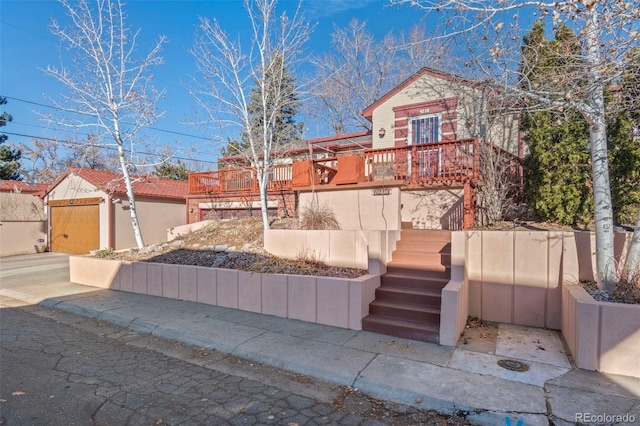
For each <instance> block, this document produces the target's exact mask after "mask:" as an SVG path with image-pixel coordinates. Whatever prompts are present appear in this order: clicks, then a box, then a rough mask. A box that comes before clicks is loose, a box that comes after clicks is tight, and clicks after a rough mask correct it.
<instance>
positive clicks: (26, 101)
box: [0, 95, 211, 141]
mask: <svg viewBox="0 0 640 426" xmlns="http://www.w3.org/2000/svg"><path fill="white" fill-rule="evenodd" d="M0 96H2V97H4V98H7V99H11V100H13V101H18V102H24V103H27V104H31V105H37V106H41V107H43V108H51V109H55V110H56V111H63V112H69V111H64V110H63V109H61V108H59V107H57V106H55V105H46V104H43V103H40V102H35V101H30V100H28V99H21V98H15V97H13V96H4V95H0ZM123 123H124V124H130V125H131V124H132V123H127V122H123ZM145 129H151V130H156V131H158V132H163V133H170V134H174V135H179V136H186V137H189V138H194V139H202V140H205V141H210V140H211V138H207V137H204V136H198V135H192V134H190V133H183V132H176V131H174V130H168V129H161V128H159V127H152V126H148V127H145Z"/></svg>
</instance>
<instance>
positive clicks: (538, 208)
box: [521, 22, 640, 224]
mask: <svg viewBox="0 0 640 426" xmlns="http://www.w3.org/2000/svg"><path fill="white" fill-rule="evenodd" d="M579 51H580V45H579V43H578V41H577V39H576V37H575V34H573V32H572V31H571V29H569V28H568V27H566V26H562V25H561V26H559V27H558V28H557V29H556V30H555V38H554V40H552V41H549V40H547V39H546V37H545V35H544V25H543V24H541V23H539V22H538V23H536V24H535V25H534V27H533V29H532V30H531V32H530V33H529V34H527V36H526V37H525V38H524V46H523V65H522V66H523V71H525V72H526V73H527V74H528V77H529V78H530V79H531V80H532V81H534V82H535V79H542V78H544V79H552V78H555V77H554V76H555V75H556V74H558V73H571V72H572V67H573V64H572V61H574V59H573V58H575V57H576V53H578V52H579ZM634 77H635V78H634ZM636 80H637V75H636V73H629V75H627V76H625V77H624V78H623V79H622V81H621V84H620V86H619V87H617V88H616V90H615V91H609V93H608V94H607V98H606V102H607V104H608V105H609V106H610V108H608V109H609V111H610V112H609V113H608V114H607V134H608V135H609V136H608V137H609V160H610V162H609V164H610V176H611V198H612V203H613V207H614V212H615V220H616V222H618V223H633V222H634V221H635V217H636V214H637V211H638V208H639V207H640V140H638V136H637V135H634V131H636V132H637V130H638V128H639V123H640V113H639V112H638V111H636V110H633V109H629V108H626V107H625V108H618V104H619V103H620V101H623V100H624V98H627V97H630V96H631V97H633V96H637V94H638V93H640V84H639V82H638V81H636ZM559 96H562V91H559ZM627 104H629V103H628V102H627ZM631 104H632V103H631ZM521 126H522V130H524V131H525V142H526V143H527V144H528V146H529V154H528V155H527V157H526V158H525V161H524V165H525V191H526V192H527V195H528V197H529V201H530V205H531V207H532V209H533V211H534V213H535V215H536V216H537V217H538V218H539V219H542V220H547V221H552V222H559V223H565V224H576V223H578V222H581V223H588V222H590V221H591V220H592V218H593V212H594V205H593V203H594V201H593V188H592V186H593V185H592V175H591V165H590V156H589V152H588V151H587V150H586V149H585V147H586V146H587V143H588V141H589V125H588V124H587V122H586V120H585V119H584V118H583V117H582V116H581V115H579V114H577V113H566V112H564V111H561V110H556V111H542V112H534V113H528V114H524V116H523V119H522V125H521Z"/></svg>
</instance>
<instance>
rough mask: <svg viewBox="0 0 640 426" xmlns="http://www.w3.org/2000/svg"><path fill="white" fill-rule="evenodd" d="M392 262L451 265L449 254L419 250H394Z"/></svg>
mask: <svg viewBox="0 0 640 426" xmlns="http://www.w3.org/2000/svg"><path fill="white" fill-rule="evenodd" d="M391 258H392V259H393V261H394V262H400V263H417V264H434V265H445V266H449V265H451V254H440V253H427V252H420V251H398V250H396V251H394V252H393V253H392V257H391Z"/></svg>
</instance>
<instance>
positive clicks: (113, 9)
mask: <svg viewBox="0 0 640 426" xmlns="http://www.w3.org/2000/svg"><path fill="white" fill-rule="evenodd" d="M59 1H60V3H61V4H62V6H63V7H64V8H65V10H66V13H67V15H68V17H69V19H70V21H71V25H70V27H68V28H66V27H63V26H62V25H61V24H60V23H58V22H57V21H55V20H53V21H52V24H51V32H52V34H54V35H55V36H57V37H58V38H59V39H60V41H61V42H62V44H63V45H66V46H67V47H68V49H69V51H70V52H71V57H61V63H62V65H60V66H59V67H56V66H51V65H50V66H48V67H47V68H45V69H44V70H43V71H44V72H45V73H46V74H47V75H49V76H51V77H53V78H55V79H56V80H58V81H59V82H60V83H62V84H63V86H64V87H65V88H66V89H67V90H68V92H69V93H68V94H67V95H64V96H63V100H64V101H56V100H53V102H54V103H55V106H56V108H57V109H59V110H61V111H64V112H65V113H68V116H67V118H58V117H52V116H50V117H48V118H49V119H50V120H52V121H54V122H56V123H59V124H63V125H66V126H70V127H72V128H74V129H79V128H91V129H93V130H94V131H95V134H96V135H97V136H98V137H99V138H100V139H101V140H103V139H102V138H105V139H106V138H109V139H110V140H112V141H113V145H115V147H116V148H117V153H118V161H119V165H120V171H121V172H122V175H123V180H124V183H125V186H126V192H127V198H128V199H129V204H130V207H131V209H130V212H131V224H132V227H133V232H134V235H135V238H136V243H137V245H138V247H144V240H143V238H142V232H141V231H140V225H139V223H138V216H137V210H136V205H135V196H134V194H133V186H132V182H131V177H130V171H129V167H130V161H129V159H128V158H127V150H128V151H129V152H130V153H133V151H134V144H135V142H136V136H137V135H138V133H139V132H140V130H141V129H143V128H145V127H148V126H149V125H151V124H152V123H154V122H155V121H156V119H157V118H158V116H159V114H158V113H157V110H156V104H157V101H158V100H159V98H160V97H161V96H162V95H163V93H162V92H160V93H159V92H157V91H156V90H155V89H154V88H153V86H152V77H153V76H152V74H151V72H150V69H151V68H152V67H154V66H156V65H160V64H162V63H163V60H162V57H161V56H160V55H159V53H160V49H161V47H162V45H163V44H164V42H165V37H164V36H160V37H159V39H158V40H157V41H156V42H155V43H154V44H153V46H152V48H151V50H150V51H149V52H148V53H146V54H140V52H139V50H138V43H137V41H138V40H137V39H138V35H139V33H140V31H139V30H136V31H134V30H132V29H131V28H130V27H129V26H128V25H127V24H126V15H125V12H124V4H123V3H122V2H121V1H120V0H98V1H96V2H95V4H93V2H91V3H90V2H89V1H88V0H80V1H78V2H70V1H69V0H59ZM61 56H63V55H61ZM65 59H66V60H65ZM65 62H66V64H67V65H66V66H65ZM102 144H103V145H105V146H106V145H107V143H106V141H104V140H103V142H102ZM113 145H112V146H113Z"/></svg>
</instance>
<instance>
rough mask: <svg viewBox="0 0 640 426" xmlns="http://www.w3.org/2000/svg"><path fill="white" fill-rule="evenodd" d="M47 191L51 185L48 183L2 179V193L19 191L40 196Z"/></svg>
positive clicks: (0, 187)
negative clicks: (39, 194)
mask: <svg viewBox="0 0 640 426" xmlns="http://www.w3.org/2000/svg"><path fill="white" fill-rule="evenodd" d="M47 189H49V185H48V184H46V183H34V182H22V181H19V180H2V179H0V192H13V191H14V190H18V191H20V192H21V193H26V194H34V195H38V193H44V192H46V191H47Z"/></svg>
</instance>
